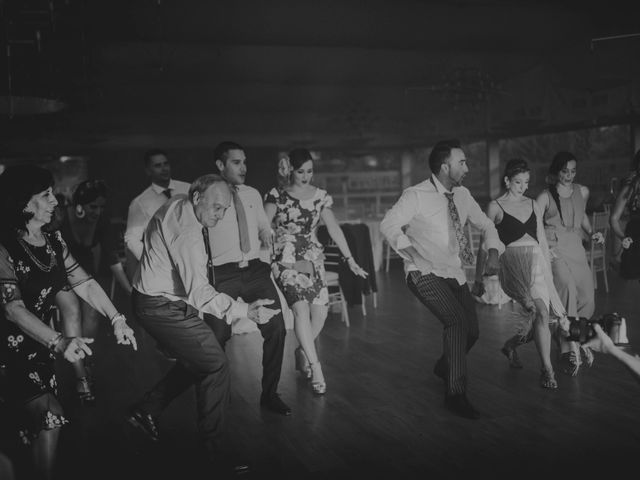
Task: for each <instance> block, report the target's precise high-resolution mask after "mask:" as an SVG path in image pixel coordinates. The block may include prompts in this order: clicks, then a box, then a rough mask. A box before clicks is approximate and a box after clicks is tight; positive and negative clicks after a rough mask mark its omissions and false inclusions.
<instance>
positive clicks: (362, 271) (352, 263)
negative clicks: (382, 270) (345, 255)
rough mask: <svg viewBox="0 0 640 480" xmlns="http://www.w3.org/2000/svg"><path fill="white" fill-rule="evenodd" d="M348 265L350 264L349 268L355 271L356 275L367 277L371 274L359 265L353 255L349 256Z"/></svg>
mask: <svg viewBox="0 0 640 480" xmlns="http://www.w3.org/2000/svg"><path fill="white" fill-rule="evenodd" d="M347 265H349V268H350V269H351V271H352V272H353V273H354V275H357V276H359V277H362V278H367V277H368V276H369V274H368V273H367V272H366V270H365V269H364V268H362V267H361V266H360V265H358V264H357V263H356V261H355V260H354V259H353V257H351V258H349V260H348V261H347Z"/></svg>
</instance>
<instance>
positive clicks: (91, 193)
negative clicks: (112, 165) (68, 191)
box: [71, 180, 107, 206]
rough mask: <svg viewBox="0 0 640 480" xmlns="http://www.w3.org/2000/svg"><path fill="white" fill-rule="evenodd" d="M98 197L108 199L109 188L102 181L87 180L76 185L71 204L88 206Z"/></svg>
mask: <svg viewBox="0 0 640 480" xmlns="http://www.w3.org/2000/svg"><path fill="white" fill-rule="evenodd" d="M98 197H102V198H104V199H106V198H107V186H106V185H105V183H104V182H103V181H102V180H85V181H84V182H80V183H79V184H78V185H76V188H75V190H74V191H73V195H72V196H71V204H72V205H74V206H76V205H86V204H87V203H91V202H93V201H94V200H95V199H96V198H98Z"/></svg>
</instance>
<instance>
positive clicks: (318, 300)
mask: <svg viewBox="0 0 640 480" xmlns="http://www.w3.org/2000/svg"><path fill="white" fill-rule="evenodd" d="M279 174H280V177H281V180H283V181H281V186H280V188H274V189H272V190H271V191H270V192H269V193H268V194H267V195H266V197H265V201H264V204H265V211H266V213H267V218H268V219H269V221H271V222H274V223H275V227H276V238H275V242H274V261H273V264H272V268H273V275H274V277H275V279H276V282H277V283H278V285H279V287H280V289H281V290H282V292H283V294H284V297H285V299H286V300H287V303H288V304H289V306H290V307H291V309H292V310H293V315H294V330H295V333H296V337H297V339H298V342H299V343H300V346H299V347H298V348H296V368H297V369H298V370H300V371H301V372H302V373H303V374H304V375H305V376H306V377H307V378H310V379H311V388H312V390H313V392H314V393H316V394H318V395H322V394H324V393H325V392H326V389H327V387H326V382H325V378H324V375H323V373H322V367H321V365H320V361H319V360H318V353H317V351H316V348H315V343H314V341H315V339H316V337H317V336H318V334H319V333H320V332H321V331H322V327H323V326H324V322H325V319H326V318H327V313H328V304H329V295H328V291H327V284H326V281H325V274H324V255H323V253H322V244H320V242H318V239H317V238H316V228H317V226H318V223H319V222H320V220H321V219H322V221H323V222H324V223H325V225H326V226H327V231H328V232H329V235H330V236H331V238H332V239H333V241H334V242H335V243H336V245H337V246H338V248H339V249H340V252H341V253H342V255H343V256H344V260H345V261H346V262H348V265H349V268H350V269H351V271H352V272H353V273H354V274H356V275H359V276H361V277H366V276H367V273H366V272H365V271H364V270H363V269H362V268H360V266H359V265H358V264H357V263H356V262H355V260H354V259H353V257H352V256H351V252H350V251H349V246H348V244H347V241H346V239H345V237H344V234H343V233H342V229H341V228H340V225H339V224H338V222H337V221H336V219H335V217H334V215H333V211H332V210H331V206H332V204H333V200H332V198H331V196H330V195H329V194H328V193H327V192H326V191H325V190H322V189H321V188H317V187H315V186H313V185H312V184H311V178H312V177H313V158H312V156H311V153H310V152H309V151H308V150H306V149H295V150H293V151H291V152H290V153H289V158H285V159H282V160H281V162H280V166H279Z"/></svg>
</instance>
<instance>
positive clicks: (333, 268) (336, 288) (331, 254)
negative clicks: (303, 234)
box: [324, 244, 350, 327]
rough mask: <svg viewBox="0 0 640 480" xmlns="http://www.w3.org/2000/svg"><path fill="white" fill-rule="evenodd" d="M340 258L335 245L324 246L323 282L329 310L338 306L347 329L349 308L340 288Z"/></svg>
mask: <svg viewBox="0 0 640 480" xmlns="http://www.w3.org/2000/svg"><path fill="white" fill-rule="evenodd" d="M341 257H342V254H341V253H340V249H339V248H338V247H337V246H336V245H335V244H329V245H325V246H324V266H325V280H326V282H327V289H328V290H329V308H331V306H332V305H340V313H341V315H342V317H341V318H342V321H343V322H344V323H345V325H346V326H347V327H348V326H350V323H349V306H348V305H347V301H346V299H345V297H344V292H343V291H342V287H341V286H340V276H339V274H338V271H339V269H340V258H341Z"/></svg>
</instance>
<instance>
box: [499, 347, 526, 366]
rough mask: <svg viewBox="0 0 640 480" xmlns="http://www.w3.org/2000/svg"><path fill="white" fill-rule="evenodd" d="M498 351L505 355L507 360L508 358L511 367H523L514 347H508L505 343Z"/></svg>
mask: <svg viewBox="0 0 640 480" xmlns="http://www.w3.org/2000/svg"><path fill="white" fill-rule="evenodd" d="M500 351H501V352H502V354H503V355H504V356H505V357H507V360H509V366H510V367H511V368H522V367H523V365H522V362H521V361H520V357H518V352H517V351H516V349H515V348H510V347H508V346H506V345H505V346H504V347H502V348H501V349H500Z"/></svg>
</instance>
